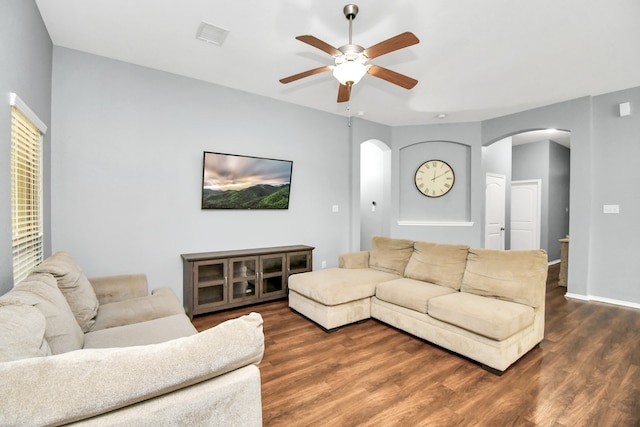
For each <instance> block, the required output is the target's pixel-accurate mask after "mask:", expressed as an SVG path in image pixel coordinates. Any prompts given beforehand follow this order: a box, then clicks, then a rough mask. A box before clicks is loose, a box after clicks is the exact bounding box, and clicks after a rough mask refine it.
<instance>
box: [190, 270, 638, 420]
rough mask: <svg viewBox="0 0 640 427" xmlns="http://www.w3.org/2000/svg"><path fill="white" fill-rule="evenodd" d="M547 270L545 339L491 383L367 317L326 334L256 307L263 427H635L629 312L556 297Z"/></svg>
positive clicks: (268, 307) (208, 320)
mask: <svg viewBox="0 0 640 427" xmlns="http://www.w3.org/2000/svg"><path fill="white" fill-rule="evenodd" d="M565 292H566V288H561V287H558V286H557V266H551V267H550V269H549V279H548V282H547V297H546V315H545V322H546V326H545V339H544V341H543V342H542V343H540V345H539V346H537V347H536V348H534V349H533V350H531V351H530V352H529V353H527V354H526V355H525V356H524V357H523V358H522V359H520V360H519V361H518V362H516V363H515V364H514V365H512V366H511V367H510V368H509V369H508V370H507V371H506V372H505V373H504V375H502V376H501V377H498V376H495V375H493V374H490V373H489V372H487V371H485V370H484V369H482V368H481V367H480V366H479V365H478V364H477V363H475V362H473V361H471V360H469V359H467V358H464V357H461V356H459V355H456V354H454V353H452V352H449V351H448V350H445V349H442V348H440V347H438V346H435V345H433V344H430V343H428V342H426V341H424V340H421V339H419V338H416V337H413V336H411V335H409V334H407V333H404V332H402V331H400V330H398V329H395V328H393V327H391V326H388V325H386V324H384V323H381V322H378V321H376V320H373V319H370V320H368V321H365V322H361V323H357V324H353V325H348V326H345V327H343V328H340V329H339V330H337V331H335V332H332V333H326V332H324V331H323V330H322V329H321V328H319V327H318V326H317V325H316V324H315V323H313V322H311V321H309V320H308V319H306V318H305V317H303V316H301V315H300V314H298V313H296V312H294V311H292V310H290V309H289V308H288V304H287V301H286V300H279V301H273V302H268V303H264V304H259V305H255V306H250V307H243V308H237V309H233V310H229V311H224V312H218V313H213V314H210V315H203V316H198V317H196V318H194V319H193V324H194V325H195V326H196V328H197V329H198V330H204V329H207V328H209V327H212V326H215V325H217V324H219V323H221V322H223V321H225V320H228V319H232V318H235V317H239V316H241V315H244V314H248V313H250V312H252V311H255V312H258V313H260V314H261V315H262V317H263V319H264V334H265V355H264V358H263V361H262V362H261V364H260V372H261V378H262V404H263V423H264V425H265V426H267V427H272V426H287V427H290V426H340V427H343V426H347V427H348V426H430V427H432V426H447V427H448V426H523V427H530V426H549V427H552V426H553V427H568V426H591V425H593V426H630V427H631V426H634V427H638V426H640V339H639V338H640V336H639V331H640V310H635V309H631V308H625V307H618V306H613V305H608V304H604V303H597V302H585V301H579V300H571V299H567V298H565V297H564V293H565Z"/></svg>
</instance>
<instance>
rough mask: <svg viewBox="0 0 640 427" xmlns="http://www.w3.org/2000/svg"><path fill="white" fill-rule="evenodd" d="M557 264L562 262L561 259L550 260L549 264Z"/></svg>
mask: <svg viewBox="0 0 640 427" xmlns="http://www.w3.org/2000/svg"><path fill="white" fill-rule="evenodd" d="M555 264H560V260H559V259H554V260H553V261H549V262H548V264H547V265H555Z"/></svg>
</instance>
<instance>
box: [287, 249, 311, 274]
mask: <svg viewBox="0 0 640 427" xmlns="http://www.w3.org/2000/svg"><path fill="white" fill-rule="evenodd" d="M310 254H311V252H308V251H305V252H290V253H288V254H287V267H288V269H289V274H295V273H302V272H305V271H311V256H310Z"/></svg>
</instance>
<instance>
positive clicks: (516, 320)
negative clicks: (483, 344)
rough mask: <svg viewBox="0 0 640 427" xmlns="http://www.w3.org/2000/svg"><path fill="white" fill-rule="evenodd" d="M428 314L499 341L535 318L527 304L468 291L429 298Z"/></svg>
mask: <svg viewBox="0 0 640 427" xmlns="http://www.w3.org/2000/svg"><path fill="white" fill-rule="evenodd" d="M427 314H428V315H429V316H431V317H433V318H434V319H438V320H441V321H443V322H446V323H449V324H451V325H455V326H458V327H460V328H463V329H466V330H468V331H471V332H474V333H476V334H479V335H483V336H485V337H487V338H491V339H494V340H497V341H503V340H505V339H507V338H509V337H510V336H512V335H513V334H515V333H516V332H518V331H521V330H522V329H524V328H526V327H527V326H530V325H532V324H533V318H534V310H533V308H532V307H530V306H528V305H525V304H518V303H515V302H509V301H501V300H498V299H495V298H488V297H482V296H479V295H474V294H469V293H466V292H456V293H454V294H449V295H444V296H441V297H436V298H432V299H430V300H429V304H428V309H427Z"/></svg>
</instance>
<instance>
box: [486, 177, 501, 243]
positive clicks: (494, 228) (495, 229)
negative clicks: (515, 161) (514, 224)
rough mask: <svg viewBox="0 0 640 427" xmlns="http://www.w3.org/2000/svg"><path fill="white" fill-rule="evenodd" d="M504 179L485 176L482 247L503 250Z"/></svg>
mask: <svg viewBox="0 0 640 427" xmlns="http://www.w3.org/2000/svg"><path fill="white" fill-rule="evenodd" d="M505 200H506V177H505V176H504V175H497V174H491V173H488V174H487V178H486V186H485V224H484V233H485V235H484V247H485V248H487V249H498V250H502V249H504V225H505V208H506V202H505Z"/></svg>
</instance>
